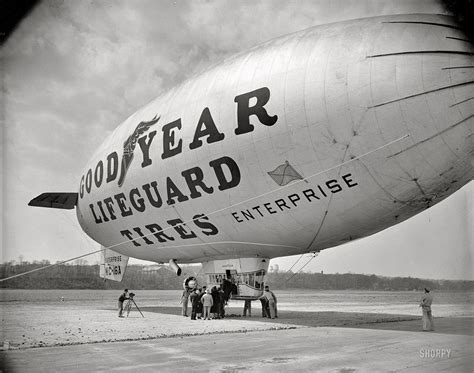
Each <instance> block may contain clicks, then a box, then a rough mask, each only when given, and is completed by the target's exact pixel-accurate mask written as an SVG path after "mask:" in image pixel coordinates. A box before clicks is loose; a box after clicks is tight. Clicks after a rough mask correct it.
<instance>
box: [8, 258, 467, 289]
mask: <svg viewBox="0 0 474 373" xmlns="http://www.w3.org/2000/svg"><path fill="white" fill-rule="evenodd" d="M47 264H49V263H48V262H46V261H42V262H35V263H28V262H26V263H20V264H13V263H5V264H0V278H7V277H11V276H14V275H17V274H20V273H24V272H28V271H32V270H34V269H38V268H41V267H44V266H45V265H47ZM182 269H183V274H184V275H182V276H180V277H178V276H176V274H175V273H174V272H173V271H171V270H169V269H168V268H167V267H161V268H158V269H156V267H155V269H154V270H150V266H143V265H133V264H132V265H128V267H127V270H126V272H125V275H124V278H123V281H122V282H116V281H105V280H104V279H102V278H100V277H99V266H98V265H86V264H84V263H83V262H80V264H77V263H76V264H58V265H55V266H52V267H50V268H48V269H45V270H42V271H37V272H33V273H30V274H27V275H25V276H21V277H16V278H12V279H10V280H7V281H3V282H1V283H0V287H1V288H12V289H122V288H124V287H127V288H132V289H137V290H138V289H140V290H175V289H180V288H182V284H183V280H184V279H185V278H186V277H187V276H190V275H192V276H195V277H196V278H197V280H198V283H200V284H205V281H206V280H205V277H204V275H203V274H202V273H201V272H200V269H201V267H199V266H183V267H182ZM266 282H267V283H268V284H270V285H271V286H272V288H274V289H314V290H379V291H392V290H393V291H395V290H398V291H401V290H422V289H423V288H424V287H429V288H431V289H433V290H459V291H461V290H462V291H464V290H473V289H474V286H473V285H474V281H453V280H426V279H420V278H415V277H383V276H376V275H363V274H353V273H344V274H323V273H297V274H294V273H291V272H290V273H283V272H278V271H277V272H270V273H268V274H267V278H266Z"/></svg>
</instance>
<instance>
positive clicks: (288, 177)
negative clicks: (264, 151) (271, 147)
mask: <svg viewBox="0 0 474 373" xmlns="http://www.w3.org/2000/svg"><path fill="white" fill-rule="evenodd" d="M267 173H268V174H269V175H270V177H271V178H272V179H273V181H275V183H277V184H278V185H280V186H284V185H286V184H288V183H291V182H292V181H294V180H304V178H303V176H301V175H300V174H299V173H298V171H296V170H295V169H294V168H293V167H292V166H291V165H290V163H289V162H288V161H285V163H283V164H281V165H279V166H278V167H277V168H275V169H274V170H273V171H269V172H267Z"/></svg>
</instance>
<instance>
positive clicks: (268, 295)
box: [259, 286, 275, 319]
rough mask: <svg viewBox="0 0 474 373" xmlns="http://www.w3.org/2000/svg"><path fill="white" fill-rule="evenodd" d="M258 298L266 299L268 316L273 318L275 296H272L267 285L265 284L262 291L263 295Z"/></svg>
mask: <svg viewBox="0 0 474 373" xmlns="http://www.w3.org/2000/svg"><path fill="white" fill-rule="evenodd" d="M259 299H260V300H262V299H266V300H267V301H268V308H269V311H270V318H271V319H274V318H275V298H273V295H272V293H271V292H270V289H269V287H268V286H265V291H264V292H263V295H262V296H261V297H260V298H259Z"/></svg>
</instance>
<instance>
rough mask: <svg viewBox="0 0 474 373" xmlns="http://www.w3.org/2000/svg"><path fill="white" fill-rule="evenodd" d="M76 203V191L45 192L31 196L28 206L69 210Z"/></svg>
mask: <svg viewBox="0 0 474 373" xmlns="http://www.w3.org/2000/svg"><path fill="white" fill-rule="evenodd" d="M76 204H77V193H62V192H46V193H43V194H40V195H39V196H38V197H35V198H33V199H32V200H31V201H30V203H28V206H37V207H49V208H53V209H67V210H71V209H73V208H74V207H76Z"/></svg>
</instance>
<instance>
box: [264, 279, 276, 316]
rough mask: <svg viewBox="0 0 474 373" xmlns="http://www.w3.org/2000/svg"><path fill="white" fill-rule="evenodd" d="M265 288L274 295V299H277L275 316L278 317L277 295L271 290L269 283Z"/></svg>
mask: <svg viewBox="0 0 474 373" xmlns="http://www.w3.org/2000/svg"><path fill="white" fill-rule="evenodd" d="M265 290H268V291H269V292H270V294H271V295H272V296H273V299H274V300H275V318H278V305H277V297H276V295H275V293H274V292H273V291H271V290H270V288H269V287H268V285H266V286H265Z"/></svg>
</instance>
